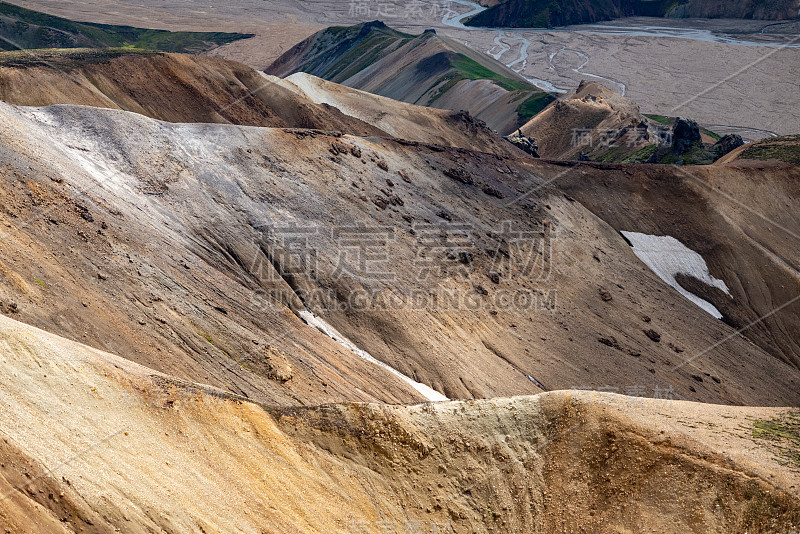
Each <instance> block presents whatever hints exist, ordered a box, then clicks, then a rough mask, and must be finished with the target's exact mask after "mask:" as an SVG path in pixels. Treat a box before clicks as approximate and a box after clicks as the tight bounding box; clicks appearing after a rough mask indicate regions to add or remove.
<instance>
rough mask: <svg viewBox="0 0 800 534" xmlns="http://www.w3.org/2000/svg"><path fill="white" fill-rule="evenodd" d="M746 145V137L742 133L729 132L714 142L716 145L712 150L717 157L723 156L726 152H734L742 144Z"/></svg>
mask: <svg viewBox="0 0 800 534" xmlns="http://www.w3.org/2000/svg"><path fill="white" fill-rule="evenodd" d="M742 145H744V139H742V136H741V135H736V134H728V135H726V136H723V137H722V139H720V140H719V141H717V142H716V143H714V146H713V147H711V150H713V151H714V155H715V156H716V158H717V159H719V158H721V157H722V156H724V155H725V154H728V153H729V152H732V151H734V150H736V149H737V148H739V147H740V146H742Z"/></svg>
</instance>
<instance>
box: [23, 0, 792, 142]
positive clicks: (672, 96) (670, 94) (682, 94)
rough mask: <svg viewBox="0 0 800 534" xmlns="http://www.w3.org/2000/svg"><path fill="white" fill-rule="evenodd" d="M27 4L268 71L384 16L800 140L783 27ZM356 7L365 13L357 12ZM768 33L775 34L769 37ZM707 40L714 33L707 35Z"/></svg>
mask: <svg viewBox="0 0 800 534" xmlns="http://www.w3.org/2000/svg"><path fill="white" fill-rule="evenodd" d="M19 4H20V5H23V6H24V7H28V8H31V9H40V10H43V11H46V12H49V13H53V14H57V15H63V16H68V17H71V18H73V19H77V20H80V19H86V20H89V21H93V22H105V23H114V24H131V25H136V26H145V27H153V28H160V29H169V30H178V29H182V30H195V31H213V30H216V31H238V32H246V33H255V34H256V36H257V37H255V38H253V39H251V40H246V41H239V42H236V43H232V44H230V45H226V46H224V47H221V48H220V49H218V50H216V51H215V52H214V54H215V55H222V56H223V57H227V58H230V59H236V60H239V61H243V62H245V63H247V64H249V65H251V66H253V67H256V68H265V67H267V66H268V65H269V64H270V63H271V62H272V61H273V60H274V59H276V58H277V57H278V56H279V55H280V54H281V53H282V52H285V51H286V50H288V49H289V48H290V47H291V46H292V45H293V44H295V43H296V42H299V41H301V40H302V39H304V38H306V37H308V36H309V35H311V34H312V33H313V32H315V31H317V30H319V29H322V28H323V27H325V26H329V25H336V24H346V25H350V24H355V23H359V22H365V21H368V20H375V19H380V20H383V21H384V22H386V23H387V24H388V25H390V26H392V27H394V28H397V29H401V30H405V31H410V32H413V33H419V32H421V31H423V30H424V29H426V28H435V29H436V30H437V32H441V33H442V35H446V36H450V37H452V38H455V39H457V40H459V41H461V42H465V43H467V44H468V45H469V46H471V47H472V48H474V49H476V50H478V51H479V52H490V53H492V54H493V55H495V56H496V57H497V58H499V59H500V60H501V61H502V62H503V63H505V64H507V65H512V68H514V69H515V70H519V71H520V72H521V73H523V74H524V75H525V76H527V77H528V78H531V79H541V80H544V81H547V82H548V83H551V84H552V85H554V86H555V87H558V88H560V89H563V90H573V89H574V88H575V87H577V85H578V83H579V82H580V81H581V80H582V79H588V80H590V81H601V82H603V83H606V84H607V85H608V87H609V88H610V89H613V90H615V91H620V89H621V87H622V86H624V87H625V88H626V95H625V96H628V97H630V98H631V99H633V100H634V101H635V102H637V103H639V104H640V105H641V107H642V112H644V113H658V114H662V115H680V116H688V117H691V118H694V119H696V120H697V121H699V122H701V123H702V124H703V125H706V126H711V125H713V126H714V127H715V128H716V130H715V131H719V132H720V133H723V134H724V133H731V132H734V133H741V134H742V135H743V136H744V137H746V138H749V139H756V138H760V137H765V136H769V135H773V134H778V135H788V134H792V133H796V130H797V124H798V123H800V111H798V110H800V107H799V106H797V100H796V98H795V95H796V83H795V82H796V78H797V76H796V71H797V69H796V68H795V69H792V68H787V65H788V66H792V65H795V66H797V65H800V48H782V47H781V46H780V45H781V44H788V43H791V44H792V46H796V45H797V44H798V43H797V42H796V41H793V39H794V36H796V35H797V29H796V28H793V27H792V25H791V24H785V23H781V24H778V25H775V24H774V23H770V22H768V21H730V20H722V21H695V20H690V21H686V20H672V19H671V20H664V19H625V20H622V21H618V22H616V23H615V24H612V25H616V26H621V27H624V28H626V29H628V30H630V29H631V28H644V27H671V28H700V29H702V30H704V31H707V32H708V31H711V32H713V31H715V30H716V31H719V32H723V33H724V34H732V35H737V34H739V32H743V33H741V34H739V35H738V37H739V38H740V39H742V40H746V41H761V42H764V43H769V42H770V41H773V42H774V43H775V45H776V46H769V47H758V46H743V45H735V44H728V43H725V42H707V41H706V40H697V39H693V38H679V37H664V36H652V34H653V32H652V31H646V32H644V34H643V35H642V36H629V35H626V34H621V35H613V34H609V33H608V32H607V31H604V32H602V33H586V32H582V33H576V32H552V31H542V32H522V33H518V32H515V33H507V34H506V35H505V36H504V35H503V34H501V33H500V31H499V30H482V29H470V30H462V29H458V28H454V27H450V26H448V25H445V24H442V19H443V18H444V17H451V18H452V17H453V16H454V15H455V13H453V15H450V14H449V13H451V12H448V11H447V10H446V9H445V8H444V7H443V6H444V5H445V4H444V3H441V4H437V3H435V2H430V3H428V2H419V3H415V2H400V1H396V0H395V1H394V2H377V1H367V2H357V3H348V2H330V1H322V0H313V1H306V2H302V3H298V2H293V1H289V0H281V1H279V2H269V3H264V2H252V1H250V0H233V1H231V2H226V3H224V4H219V5H214V6H213V7H208V6H206V7H205V8H200V7H199V6H198V5H197V4H195V3H190V2H180V1H177V2H170V3H169V4H166V5H165V3H164V2H157V1H155V0H144V1H143V2H139V3H137V4H135V5H134V4H130V3H128V2H122V1H121V0H88V1H77V0H63V1H62V0H59V1H55V0H21V1H20V2H19ZM451 5H452V6H453V9H457V10H459V12H461V13H466V12H468V11H469V10H470V8H469V7H467V6H459V5H458V4H456V3H453V4H451ZM354 6H362V7H361V8H360V9H359V10H356V9H355V8H354ZM762 30H763V31H764V34H765V35H761V33H760V32H761V31H762ZM785 32H789V33H785ZM667 33H668V32H667ZM673 33H676V34H681V32H680V31H679V32H673ZM686 33H689V34H691V35H694V34H695V33H696V32H691V31H689V32H686ZM662 34H663V32H662ZM773 34H774V35H773ZM648 35H649V36H648ZM708 37H713V33H708V34H702V35H701V36H700V38H702V39H706V38H708ZM498 41H499V43H500V44H498ZM528 43H530V44H528ZM523 47H524V48H525V53H522V49H523ZM500 52H502V53H500ZM551 55H552V59H551ZM573 69H575V70H573ZM576 70H577V71H578V72H576ZM765 87H766V88H768V90H765ZM775 95H778V96H779V98H775ZM780 95H783V96H782V97H781V96H780ZM712 129H713V128H712Z"/></svg>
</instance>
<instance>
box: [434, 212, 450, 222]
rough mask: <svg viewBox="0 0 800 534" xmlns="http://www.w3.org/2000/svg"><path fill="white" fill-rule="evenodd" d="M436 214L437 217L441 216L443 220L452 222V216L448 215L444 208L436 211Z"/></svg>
mask: <svg viewBox="0 0 800 534" xmlns="http://www.w3.org/2000/svg"><path fill="white" fill-rule="evenodd" d="M436 216H437V217H441V218H442V219H444V220H445V221H449V222H452V220H453V216H452V215H450V214H449V213H447V212H446V211H445V210H440V211H438V212H436Z"/></svg>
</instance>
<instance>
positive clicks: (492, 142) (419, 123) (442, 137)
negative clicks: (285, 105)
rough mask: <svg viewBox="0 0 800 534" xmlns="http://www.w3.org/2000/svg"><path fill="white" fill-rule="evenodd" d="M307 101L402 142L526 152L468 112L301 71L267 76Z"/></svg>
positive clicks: (510, 153) (502, 152)
mask: <svg viewBox="0 0 800 534" xmlns="http://www.w3.org/2000/svg"><path fill="white" fill-rule="evenodd" d="M264 76H265V77H266V78H267V79H268V80H269V81H270V82H272V83H274V84H276V85H280V86H282V87H285V88H287V89H289V90H291V91H292V92H294V93H297V94H298V95H300V96H301V97H303V98H307V99H308V100H310V101H312V102H314V103H316V104H322V105H328V106H331V107H334V108H336V109H338V110H339V111H341V112H342V113H344V114H345V115H348V116H350V117H355V118H357V119H360V120H362V121H364V122H365V123H367V124H371V125H373V126H375V127H377V128H380V129H381V130H382V131H385V132H386V133H387V134H388V135H390V136H392V137H396V138H398V139H407V140H413V141H419V142H421V143H428V144H437V145H442V146H451V147H458V148H467V149H473V150H479V151H482V152H489V153H492V154H498V155H501V156H522V153H521V152H520V151H518V150H516V149H514V147H513V146H512V145H511V144H510V143H508V142H506V141H505V140H503V139H501V138H500V137H499V136H497V135H496V134H494V132H492V131H491V130H489V129H488V128H486V127H485V126H484V125H482V124H481V123H480V122H479V121H476V120H475V119H474V118H472V117H471V116H470V115H469V114H468V113H464V112H452V111H446V110H438V109H431V108H426V107H422V106H415V105H413V104H406V103H405V102H400V101H398V100H392V99H391V98H386V97H383V96H379V95H375V94H372V93H367V92H365V91H359V90H358V89H352V88H350V87H347V86H345V85H339V84H336V83H332V82H328V81H326V80H323V79H322V78H317V77H316V76H312V75H311V74H306V73H304V72H298V73H296V74H292V75H291V76H288V77H286V78H278V77H276V76H271V75H268V74H265V75H264Z"/></svg>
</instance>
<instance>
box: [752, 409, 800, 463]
mask: <svg viewBox="0 0 800 534" xmlns="http://www.w3.org/2000/svg"><path fill="white" fill-rule="evenodd" d="M752 432H753V437H754V438H756V439H762V440H767V441H769V442H770V444H771V445H774V446H775V447H776V448H777V449H778V450H779V454H780V456H782V457H783V458H784V459H785V460H787V461H789V462H791V463H793V464H795V465H796V466H797V467H800V412H790V413H787V414H786V415H785V416H784V417H780V418H776V419H770V420H765V421H764V420H756V421H753V430H752Z"/></svg>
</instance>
